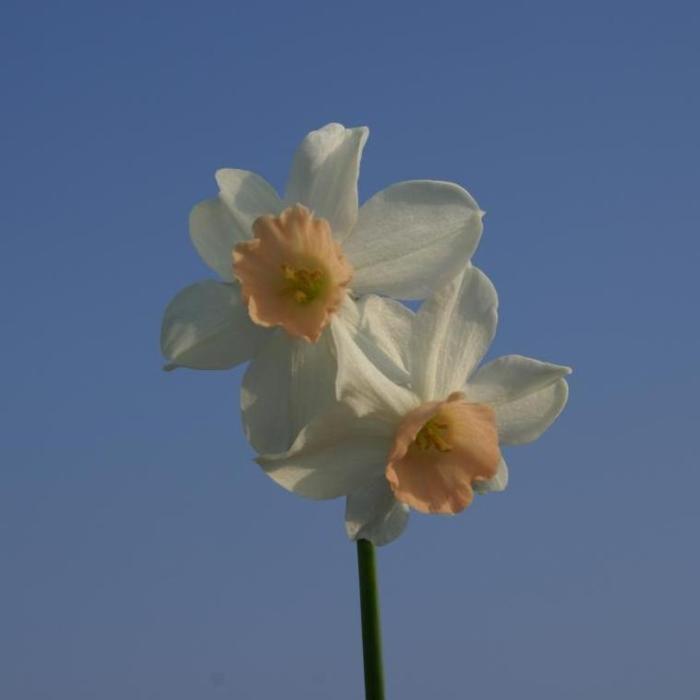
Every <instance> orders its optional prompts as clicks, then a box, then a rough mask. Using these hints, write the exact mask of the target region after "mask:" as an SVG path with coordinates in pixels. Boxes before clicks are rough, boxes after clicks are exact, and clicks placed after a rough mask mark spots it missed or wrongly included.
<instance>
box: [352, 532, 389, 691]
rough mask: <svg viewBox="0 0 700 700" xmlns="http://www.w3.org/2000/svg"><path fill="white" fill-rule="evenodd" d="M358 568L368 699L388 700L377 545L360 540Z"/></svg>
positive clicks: (358, 543) (358, 545)
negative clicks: (375, 548) (385, 689)
mask: <svg viewBox="0 0 700 700" xmlns="http://www.w3.org/2000/svg"><path fill="white" fill-rule="evenodd" d="M357 568H358V571H359V574H360V610H361V615H362V652H363V653H362V655H363V658H364V663H365V698H366V700H384V669H383V667H382V635H381V629H380V627H381V625H380V622H379V586H378V585H377V561H376V557H375V553H374V545H373V544H372V543H371V542H370V541H369V540H358V541H357Z"/></svg>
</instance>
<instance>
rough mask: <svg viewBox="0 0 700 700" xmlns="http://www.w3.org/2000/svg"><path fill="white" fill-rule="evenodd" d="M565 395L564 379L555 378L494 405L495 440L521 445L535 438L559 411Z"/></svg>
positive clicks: (563, 403) (564, 400)
mask: <svg viewBox="0 0 700 700" xmlns="http://www.w3.org/2000/svg"><path fill="white" fill-rule="evenodd" d="M568 396H569V387H568V385H567V383H566V381H565V380H564V379H557V380H556V381H554V382H552V383H551V384H549V385H547V386H546V387H544V388H542V389H538V390H537V391H535V392H533V393H532V394H526V395H524V396H521V397H520V398H518V399H515V401H506V402H505V403H499V404H496V405H495V406H494V410H495V411H496V425H497V427H498V437H499V440H500V441H501V442H502V443H504V444H506V445H521V444H523V443H526V442H532V441H533V440H536V439H537V438H538V437H539V436H540V435H542V433H543V432H544V431H545V430H546V429H547V428H548V427H549V426H550V425H551V424H552V423H553V422H554V420H555V419H556V417H557V416H558V415H559V414H560V413H561V412H562V409H563V408H564V406H565V405H566V399H567V398H568Z"/></svg>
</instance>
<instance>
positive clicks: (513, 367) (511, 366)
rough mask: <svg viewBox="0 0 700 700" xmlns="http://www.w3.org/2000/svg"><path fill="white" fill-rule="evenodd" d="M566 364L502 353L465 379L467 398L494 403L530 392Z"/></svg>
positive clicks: (557, 374) (548, 381) (568, 371)
mask: <svg viewBox="0 0 700 700" xmlns="http://www.w3.org/2000/svg"><path fill="white" fill-rule="evenodd" d="M567 374H571V368H570V367H564V366H563V365H554V364H552V363H550V362H540V360H534V359H532V358H531V357H523V356H522V355H505V356H504V357H499V358H497V359H495V360H492V361H491V362H489V363H487V364H485V365H484V366H483V367H480V368H479V369H478V370H477V371H476V372H475V373H474V375H473V376H472V377H471V378H470V379H469V381H468V382H467V386H466V387H465V393H466V395H467V398H468V399H469V401H474V402H477V403H489V404H497V403H503V402H505V401H514V400H515V399H517V398H519V397H521V396H525V395H527V394H532V393H533V392H535V391H537V390H539V389H542V388H544V387H546V386H548V385H549V384H551V383H552V382H555V381H556V380H557V379H560V378H561V377H565V376H566V375H567Z"/></svg>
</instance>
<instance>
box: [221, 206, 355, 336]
mask: <svg viewBox="0 0 700 700" xmlns="http://www.w3.org/2000/svg"><path fill="white" fill-rule="evenodd" d="M253 236H254V237H253V238H252V239H251V240H249V241H245V242H243V243H239V244H238V245H237V246H236V247H235V248H234V250H233V271H234V274H235V275H236V278H237V279H238V281H239V282H240V283H241V290H242V295H243V300H244V302H245V303H246V304H247V305H248V313H249V314H250V318H251V319H252V320H253V321H254V322H255V323H257V324H258V325H260V326H267V327H272V326H281V327H282V328H284V329H285V331H287V333H289V335H291V336H294V337H297V338H303V339H305V340H307V341H309V342H311V343H315V342H316V341H317V340H318V339H319V337H320V336H321V333H322V332H323V329H324V328H325V327H326V326H327V325H328V323H329V322H330V318H331V315H332V314H333V313H334V312H335V311H336V310H337V309H338V308H339V307H340V305H341V304H342V302H343V298H344V296H345V292H346V287H347V285H348V283H349V282H350V280H351V279H352V273H353V270H352V266H351V265H350V263H349V262H348V261H347V260H346V259H345V256H344V255H343V251H342V249H341V247H340V245H339V244H338V243H336V241H335V240H334V239H333V234H332V232H331V228H330V225H329V223H328V222H327V221H326V220H325V219H321V218H318V217H316V216H314V215H313V214H312V212H311V211H309V210H308V209H307V208H306V207H304V206H302V205H301V204H296V205H294V206H292V207H289V208H287V209H285V210H284V211H283V212H282V213H281V214H280V215H279V216H261V217H259V218H258V219H256V220H255V222H254V223H253Z"/></svg>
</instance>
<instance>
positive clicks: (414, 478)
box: [385, 392, 501, 514]
mask: <svg viewBox="0 0 700 700" xmlns="http://www.w3.org/2000/svg"><path fill="white" fill-rule="evenodd" d="M500 460H501V452H500V449H499V447H498V431H497V429H496V417H495V413H494V411H493V409H492V408H491V407H490V406H486V405H484V404H477V403H469V402H468V401H466V400H465V398H464V395H463V394H461V393H457V392H455V393H454V394H450V396H448V397H447V399H446V400H444V401H428V402H427V403H424V404H421V405H420V406H418V407H417V408H415V409H414V410H413V411H410V412H409V413H407V414H406V415H405V416H404V418H403V420H402V421H401V423H400V424H399V426H398V429H397V431H396V435H395V436H394V444H393V446H392V449H391V452H390V453H389V458H388V461H387V466H386V471H385V476H386V479H387V481H388V482H389V486H390V487H391V490H392V491H393V493H394V496H395V498H396V499H397V500H399V501H401V502H402V503H405V504H406V505H409V506H411V508H415V509H416V510H419V511H421V512H422V513H445V514H447V513H458V512H459V511H461V510H464V508H466V507H467V506H468V505H469V504H470V503H471V500H472V498H473V496H474V490H473V484H474V482H475V481H479V480H484V479H490V478H492V477H493V476H494V475H495V474H496V471H497V469H498V464H499V462H500Z"/></svg>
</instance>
